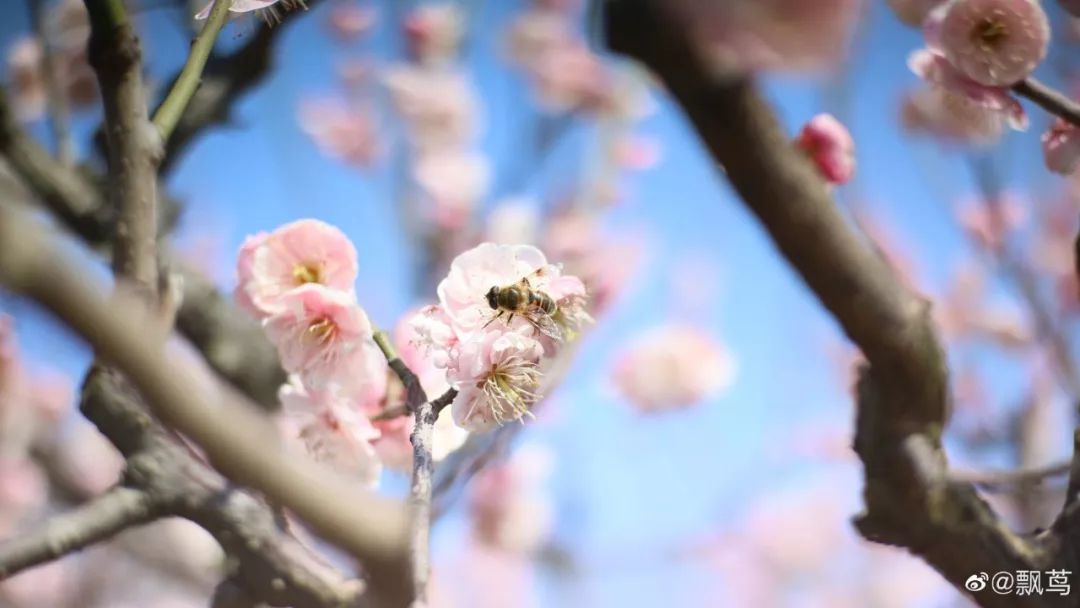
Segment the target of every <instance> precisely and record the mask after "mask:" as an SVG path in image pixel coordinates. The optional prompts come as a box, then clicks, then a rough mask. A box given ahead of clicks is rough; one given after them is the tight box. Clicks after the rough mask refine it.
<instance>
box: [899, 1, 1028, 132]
mask: <svg viewBox="0 0 1080 608" xmlns="http://www.w3.org/2000/svg"><path fill="white" fill-rule="evenodd" d="M1020 1H1026V0H1020ZM908 67H910V68H911V71H912V72H914V73H915V74H916V75H917V76H919V77H920V78H922V79H923V80H925V81H927V82H929V83H930V84H931V85H933V86H935V87H940V88H941V89H943V90H946V91H949V92H951V93H953V94H955V95H959V96H963V97H964V98H966V99H967V100H969V101H970V103H969V104H967V105H968V106H969V107H970V106H972V105H974V106H978V107H981V108H985V109H986V110H989V111H992V112H995V113H998V114H1000V115H1001V116H1002V117H1003V118H1004V120H1005V121H1006V122H1007V123H1008V125H1009V126H1010V127H1012V128H1013V129H1017V130H1021V131H1022V130H1024V129H1026V128H1027V125H1028V119H1027V115H1026V114H1025V113H1024V108H1023V106H1021V105H1020V102H1019V101H1017V99H1016V98H1015V97H1013V96H1012V95H1011V94H1010V92H1009V89H1008V87H1007V86H988V85H984V84H981V83H979V82H976V81H974V80H972V79H971V78H969V77H967V76H966V75H964V74H963V73H961V72H960V71H958V70H957V69H956V68H955V67H954V66H953V65H952V64H951V63H949V61H948V59H946V58H945V56H944V55H943V54H941V52H940V51H938V50H936V49H933V48H930V49H921V50H918V51H915V52H914V53H912V54H911V56H910V57H908ZM945 101H946V102H949V101H951V100H949V99H946V100H945ZM959 109H960V108H955V107H954V108H953V110H954V112H953V114H956V115H958V117H959V115H960V112H959V111H955V110H959ZM963 109H964V110H968V111H970V109H969V108H963ZM974 118H975V119H982V117H980V116H978V115H976V116H975V117H974ZM983 120H985V119H983ZM967 122H970V119H969V120H968V121H967Z"/></svg>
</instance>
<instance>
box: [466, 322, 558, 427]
mask: <svg viewBox="0 0 1080 608" xmlns="http://www.w3.org/2000/svg"><path fill="white" fill-rule="evenodd" d="M543 354H544V348H543V346H542V345H541V344H540V342H538V341H537V340H535V339H533V338H531V337H528V336H525V335H522V334H519V333H517V332H513V331H502V330H501V329H500V330H494V331H487V332H484V333H483V334H481V335H478V336H473V337H472V339H470V340H469V341H467V342H464V343H462V344H461V346H460V347H459V348H458V349H457V350H456V353H455V355H456V356H455V357H454V358H453V360H452V361H451V362H450V366H449V367H448V376H447V377H448V378H449V379H450V380H452V381H453V382H454V384H455V385H456V386H457V388H458V391H459V392H458V396H457V398H455V399H454V403H453V405H452V406H451V413H452V414H453V417H454V422H456V423H457V425H458V426H460V427H462V428H464V429H468V430H470V431H483V430H487V429H490V428H492V427H494V426H497V425H501V424H505V423H507V422H514V421H516V420H521V419H522V418H523V417H525V416H529V415H531V412H530V409H531V408H532V405H533V404H534V403H536V401H537V400H538V399H539V398H540V393H539V390H540V377H541V372H540V367H539V364H540V358H541V357H542V356H543Z"/></svg>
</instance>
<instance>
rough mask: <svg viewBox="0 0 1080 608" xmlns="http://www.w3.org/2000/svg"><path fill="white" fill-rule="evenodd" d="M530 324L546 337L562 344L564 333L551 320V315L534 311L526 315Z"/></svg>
mask: <svg viewBox="0 0 1080 608" xmlns="http://www.w3.org/2000/svg"><path fill="white" fill-rule="evenodd" d="M524 317H525V318H526V319H528V320H529V322H530V323H532V324H533V326H534V327H536V329H537V330H538V331H539V332H540V333H542V334H544V335H545V336H547V337H549V338H551V339H552V340H555V341H556V342H562V341H563V339H564V337H563V332H562V328H561V327H559V324H558V323H556V322H555V320H554V319H552V318H551V316H550V315H548V314H545V313H543V312H540V311H532V312H529V313H527V314H525V315H524Z"/></svg>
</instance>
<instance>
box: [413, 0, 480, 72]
mask: <svg viewBox="0 0 1080 608" xmlns="http://www.w3.org/2000/svg"><path fill="white" fill-rule="evenodd" d="M404 29H405V37H406V40H408V44H409V51H410V53H412V56H413V58H414V59H416V60H417V61H418V62H419V63H425V64H431V63H443V62H447V61H449V60H451V59H453V58H454V55H456V54H457V48H458V45H459V44H460V43H461V37H462V35H463V34H464V33H465V17H464V15H462V14H461V9H459V8H458V7H457V5H455V4H452V3H449V2H446V3H439V4H424V5H421V6H419V7H417V8H415V9H413V11H412V12H411V13H409V14H408V15H407V16H406V17H405V23H404Z"/></svg>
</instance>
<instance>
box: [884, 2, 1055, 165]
mask: <svg viewBox="0 0 1080 608" xmlns="http://www.w3.org/2000/svg"><path fill="white" fill-rule="evenodd" d="M890 5H891V6H892V7H893V9H894V10H895V11H896V13H897V15H898V16H899V17H900V18H901V20H903V21H905V22H907V23H912V24H914V23H921V24H922V28H923V34H924V37H925V40H926V45H927V46H926V48H924V49H920V50H918V51H915V52H914V53H912V54H911V56H910V58H909V59H908V65H909V67H910V68H911V70H912V71H913V72H915V73H916V74H917V75H918V76H919V77H920V78H922V79H923V80H924V81H926V82H927V83H928V84H929V85H930V89H929V91H927V90H923V91H917V92H915V93H913V94H910V95H909V96H908V97H907V98H906V100H905V102H904V107H903V121H904V123H905V125H906V126H908V127H909V128H912V129H914V130H919V131H928V132H931V133H935V134H940V135H945V136H947V137H949V138H952V139H957V140H960V141H967V142H971V143H977V144H985V143H991V142H993V141H995V140H996V139H997V138H998V137H999V136H1000V135H1001V133H1002V132H1003V131H1004V128H1005V127H1006V126H1008V127H1012V128H1014V129H1018V130H1024V129H1026V128H1027V125H1028V118H1027V116H1026V114H1025V113H1024V109H1023V107H1022V106H1021V105H1020V102H1019V101H1018V100H1017V99H1016V98H1015V97H1014V96H1013V95H1012V92H1011V88H1012V86H1013V85H1015V84H1017V83H1018V82H1021V81H1023V80H1024V79H1026V78H1027V77H1028V76H1029V75H1030V74H1031V73H1032V71H1034V70H1035V68H1036V66H1038V65H1039V64H1040V63H1041V62H1042V60H1043V59H1044V58H1045V57H1046V54H1047V51H1048V48H1049V44H1050V23H1049V20H1048V18H1047V15H1046V12H1045V11H1044V10H1043V7H1042V5H1041V4H1040V3H1039V2H1038V0H947V1H942V0H938V1H936V2H934V1H927V0H890ZM1060 135H1061V131H1060V130H1059V131H1058V132H1057V134H1056V135H1055V136H1050V135H1048V138H1051V139H1052V141H1051V142H1050V144H1049V147H1051V148H1053V150H1052V151H1048V152H1047V154H1048V164H1050V165H1051V168H1055V167H1059V168H1064V167H1066V166H1067V165H1069V164H1070V163H1071V161H1069V160H1067V159H1059V158H1054V159H1050V158H1049V157H1050V156H1061V155H1063V154H1069V153H1071V148H1072V146H1070V145H1061V144H1060V141H1061V139H1062V138H1061V137H1060ZM1055 170H1057V169H1055Z"/></svg>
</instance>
